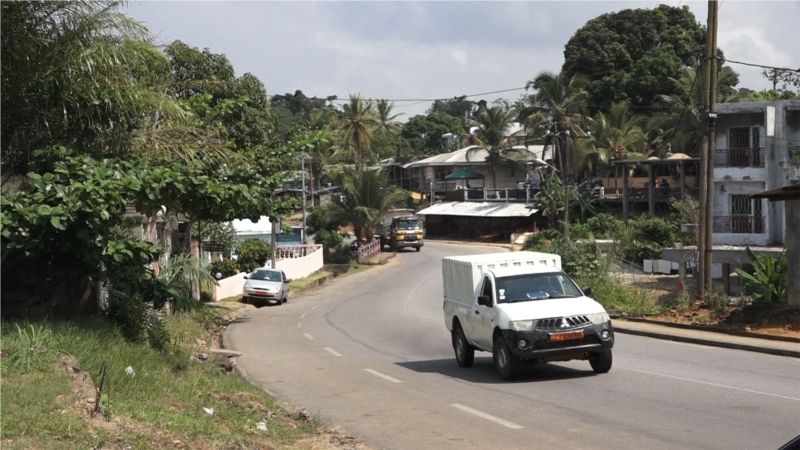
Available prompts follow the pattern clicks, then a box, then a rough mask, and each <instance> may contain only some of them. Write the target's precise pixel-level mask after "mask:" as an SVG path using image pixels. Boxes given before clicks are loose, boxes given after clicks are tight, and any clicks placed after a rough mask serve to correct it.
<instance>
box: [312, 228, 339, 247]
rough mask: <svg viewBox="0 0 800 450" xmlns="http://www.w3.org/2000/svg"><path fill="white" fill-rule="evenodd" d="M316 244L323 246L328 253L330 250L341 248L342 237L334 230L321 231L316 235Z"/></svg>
mask: <svg viewBox="0 0 800 450" xmlns="http://www.w3.org/2000/svg"><path fill="white" fill-rule="evenodd" d="M314 242H316V243H317V244H321V245H322V247H323V248H325V250H326V251H328V250H335V249H337V248H339V247H341V245H342V242H344V239H342V235H341V234H339V232H338V231H334V230H319V231H317V233H316V234H315V235H314Z"/></svg>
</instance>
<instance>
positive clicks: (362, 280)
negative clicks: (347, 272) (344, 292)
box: [358, 278, 367, 283]
mask: <svg viewBox="0 0 800 450" xmlns="http://www.w3.org/2000/svg"><path fill="white" fill-rule="evenodd" d="M365 281H367V279H366V278H362V279H360V280H358V282H359V283H363V282H365Z"/></svg>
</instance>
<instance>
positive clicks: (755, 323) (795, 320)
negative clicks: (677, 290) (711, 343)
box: [651, 301, 800, 339]
mask: <svg viewBox="0 0 800 450" xmlns="http://www.w3.org/2000/svg"><path fill="white" fill-rule="evenodd" d="M651 318H652V319H655V320H663V321H666V322H674V323H682V324H689V325H704V326H710V327H715V328H719V329H723V330H727V331H735V332H742V331H744V332H748V333H756V334H763V335H769V336H785V337H793V338H798V339H800V309H797V308H793V307H791V306H789V305H787V304H785V303H773V304H762V305H747V306H729V307H727V308H726V309H725V311H724V312H723V313H722V314H719V315H716V314H714V312H713V311H712V310H711V309H710V308H708V307H707V306H706V305H705V304H704V303H703V302H700V301H696V302H693V303H692V304H691V305H689V306H688V307H686V308H683V309H671V310H669V311H666V312H663V313H661V314H659V315H656V316H653V317H651Z"/></svg>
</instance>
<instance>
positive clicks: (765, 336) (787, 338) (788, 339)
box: [625, 317, 800, 344]
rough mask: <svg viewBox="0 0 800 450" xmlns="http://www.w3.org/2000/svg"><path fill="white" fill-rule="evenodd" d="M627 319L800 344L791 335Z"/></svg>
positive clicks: (641, 318) (642, 318) (643, 319)
mask: <svg viewBox="0 0 800 450" xmlns="http://www.w3.org/2000/svg"><path fill="white" fill-rule="evenodd" d="M625 320H629V321H631V322H640V323H649V324H652V325H661V326H665V327H672V328H680V329H683V330H695V331H705V332H711V333H719V334H727V335H730V336H740V337H748V338H755V339H764V340H767V341H779V342H791V343H794V344H800V338H795V337H790V336H774V335H770V334H759V333H753V332H749V331H736V330H726V329H724V328H720V327H703V326H698V325H689V324H685V323H676V322H666V321H663V320H652V319H648V318H646V317H626V318H625Z"/></svg>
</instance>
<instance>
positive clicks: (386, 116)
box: [375, 99, 403, 134]
mask: <svg viewBox="0 0 800 450" xmlns="http://www.w3.org/2000/svg"><path fill="white" fill-rule="evenodd" d="M393 109H394V103H392V102H389V101H388V100H385V99H381V100H378V101H377V102H376V103H375V114H376V115H377V116H378V122H379V125H378V130H379V131H380V132H382V133H390V134H397V133H399V132H400V129H401V128H402V125H401V124H400V122H398V121H397V118H398V117H400V116H402V115H403V113H399V114H394V111H393Z"/></svg>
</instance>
